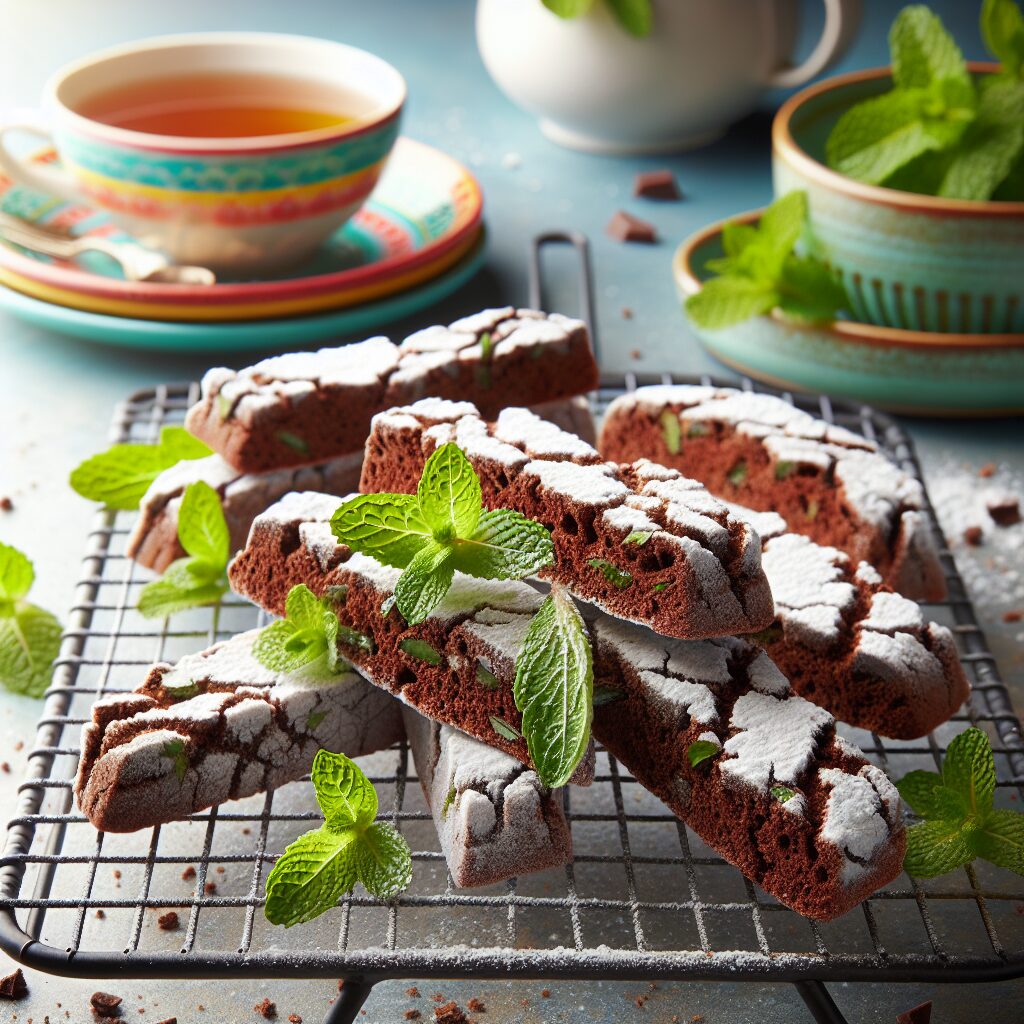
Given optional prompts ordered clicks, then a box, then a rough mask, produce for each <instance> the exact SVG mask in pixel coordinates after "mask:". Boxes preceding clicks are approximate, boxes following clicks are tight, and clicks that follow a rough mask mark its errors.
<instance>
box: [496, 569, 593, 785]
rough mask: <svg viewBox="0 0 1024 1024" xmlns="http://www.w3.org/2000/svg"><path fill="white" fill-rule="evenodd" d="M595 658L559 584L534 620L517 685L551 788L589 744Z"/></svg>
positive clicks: (526, 730) (527, 732)
mask: <svg viewBox="0 0 1024 1024" xmlns="http://www.w3.org/2000/svg"><path fill="white" fill-rule="evenodd" d="M593 658H594V656H593V651H592V649H591V646H590V636H589V634H588V633H587V627H586V626H585V625H584V623H583V619H582V617H581V616H580V613H579V611H578V609H577V608H576V605H575V604H574V603H573V600H572V598H571V597H570V596H569V595H568V593H567V592H566V591H565V589H564V588H563V587H561V586H558V585H557V584H556V585H555V586H553V587H552V588H551V593H550V595H548V597H547V598H545V600H544V603H543V604H542V605H541V606H540V609H539V611H538V612H537V614H536V615H534V617H533V619H532V621H531V622H530V626H529V629H528V630H527V632H526V638H525V640H524V641H523V646H522V649H521V650H520V652H519V656H518V658H517V659H516V678H515V683H514V684H513V695H514V697H515V702H516V707H517V708H518V709H519V710H520V711H521V712H522V715H523V726H522V728H523V737H524V738H525V740H526V745H527V748H528V749H529V751H530V758H531V759H532V760H533V764H534V767H535V768H536V769H537V776H538V777H539V778H540V780H541V782H542V783H543V784H544V785H545V786H548V787H550V788H552V789H554V788H556V787H558V786H564V785H565V784H566V783H567V782H568V781H569V779H570V777H571V776H572V773H573V772H574V771H575V770H576V766H577V765H578V764H579V763H580V760H581V759H582V758H583V755H584V753H585V752H586V749H587V745H588V743H589V742H590V725H591V721H592V720H593V717H594V660H593Z"/></svg>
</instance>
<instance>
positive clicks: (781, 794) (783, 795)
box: [772, 786, 796, 804]
mask: <svg viewBox="0 0 1024 1024" xmlns="http://www.w3.org/2000/svg"><path fill="white" fill-rule="evenodd" d="M772 796H773V797H775V799H776V800H778V801H779V803H780V804H784V803H785V802H786V801H787V800H792V799H793V797H795V796H796V790H795V789H790V788H789V786H772Z"/></svg>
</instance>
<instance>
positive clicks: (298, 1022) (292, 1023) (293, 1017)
mask: <svg viewBox="0 0 1024 1024" xmlns="http://www.w3.org/2000/svg"><path fill="white" fill-rule="evenodd" d="M288 1024H302V1018H301V1017H300V1016H299V1015H298V1014H297V1013H289V1014H288Z"/></svg>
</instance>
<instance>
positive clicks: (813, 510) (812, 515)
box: [804, 498, 821, 523]
mask: <svg viewBox="0 0 1024 1024" xmlns="http://www.w3.org/2000/svg"><path fill="white" fill-rule="evenodd" d="M820 507H821V506H820V504H819V503H818V499H817V498H811V499H810V501H808V502H807V508H806V509H804V519H806V520H807V521H808V522H809V523H813V522H814V520H815V519H817V518H818V510H819V509H820Z"/></svg>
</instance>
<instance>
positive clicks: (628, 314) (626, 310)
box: [622, 306, 633, 320]
mask: <svg viewBox="0 0 1024 1024" xmlns="http://www.w3.org/2000/svg"><path fill="white" fill-rule="evenodd" d="M622 319H623V320H632V319H633V310H632V309H630V307H629V306H623V307H622Z"/></svg>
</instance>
